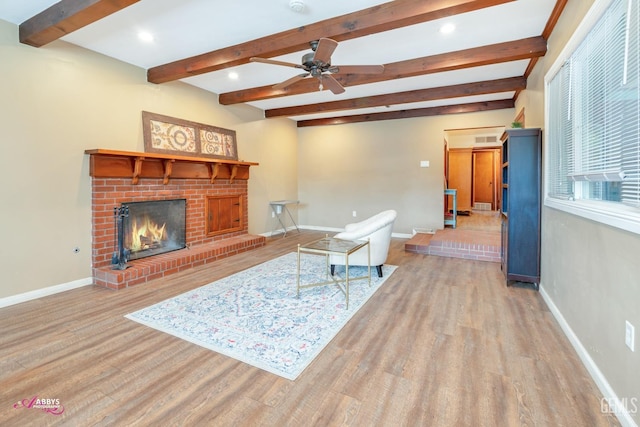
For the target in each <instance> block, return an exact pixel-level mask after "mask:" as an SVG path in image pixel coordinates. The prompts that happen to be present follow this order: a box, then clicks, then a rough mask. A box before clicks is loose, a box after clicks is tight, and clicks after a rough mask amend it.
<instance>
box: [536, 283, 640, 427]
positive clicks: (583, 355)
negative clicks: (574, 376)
mask: <svg viewBox="0 0 640 427" xmlns="http://www.w3.org/2000/svg"><path fill="white" fill-rule="evenodd" d="M539 292H540V295H542V299H544V302H545V303H546V304H547V307H549V310H550V311H551V314H553V317H555V319H556V320H557V322H558V323H559V324H560V328H562V331H563V332H564V334H565V335H566V337H567V338H568V339H569V342H570V343H571V345H572V346H573V348H574V349H575V350H576V352H577V353H578V357H580V360H581V361H582V364H583V365H584V366H585V367H586V368H587V371H588V372H589V375H591V378H593V380H594V381H595V383H596V385H597V386H598V389H600V392H601V393H602V395H603V396H604V398H605V399H606V400H607V405H608V407H610V408H611V410H613V412H614V414H615V415H616V417H617V418H618V420H619V421H620V424H622V425H623V426H625V427H638V425H637V424H636V423H635V421H633V418H631V414H630V413H629V412H628V411H627V408H625V406H624V405H623V403H622V401H620V399H619V398H618V395H616V393H615V391H613V388H612V387H611V385H610V384H609V382H608V381H607V378H606V377H605V376H604V374H603V373H602V371H601V370H600V369H599V368H598V365H596V363H595V361H594V360H593V359H592V358H591V356H589V353H588V352H587V349H586V348H584V346H583V345H582V343H581V342H580V339H579V338H578V336H577V335H576V334H575V333H574V332H573V329H571V326H569V324H568V323H567V321H566V320H565V318H564V316H563V315H562V313H561V312H560V310H559V309H558V307H556V305H555V304H554V303H553V300H552V299H551V297H550V296H549V294H548V293H547V292H546V290H545V289H544V286H543V284H540V289H539Z"/></svg>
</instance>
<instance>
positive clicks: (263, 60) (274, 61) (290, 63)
mask: <svg viewBox="0 0 640 427" xmlns="http://www.w3.org/2000/svg"><path fill="white" fill-rule="evenodd" d="M249 61H251V62H261V63H263V64H271V65H282V66H284V67H293V68H302V65H299V64H294V63H293V62H284V61H276V60H273V59H265V58H256V57H252V58H249Z"/></svg>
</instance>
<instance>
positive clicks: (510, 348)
mask: <svg viewBox="0 0 640 427" xmlns="http://www.w3.org/2000/svg"><path fill="white" fill-rule="evenodd" d="M322 235H323V234H322V233H318V232H310V231H302V232H301V233H299V234H298V233H296V232H293V233H289V234H288V235H287V237H286V238H282V237H274V238H270V239H268V243H267V246H266V247H264V248H260V249H257V250H254V251H251V252H249V253H245V254H240V255H236V256H234V257H231V258H227V259H225V260H221V261H218V262H215V263H212V264H209V265H207V266H204V267H201V268H197V269H194V270H191V271H187V272H183V273H180V274H177V275H174V276H172V277H170V278H167V279H161V280H157V281H154V282H150V283H148V284H145V285H140V286H139V287H134V288H130V289H124V290H120V291H112V290H107V289H102V288H97V287H92V286H87V287H83V288H80V289H76V290H73V291H68V292H64V293H61V294H57V295H53V296H49V297H45V298H41V299H38V300H34V301H30V302H27V303H23V304H19V305H15V306H11V307H6V308H3V309H0V321H1V322H2V332H1V339H0V425H2V426H31V425H33V426H41V425H71V426H93V425H101V426H102V425H105V426H150V425H153V426H165V425H170V426H174V425H179V426H182V425H184V426H200V425H206V426H338V425H349V426H367V427H369V426H518V425H523V426H524V425H526V426H533V425H537V426H609V425H619V424H618V422H617V420H616V419H615V418H614V417H613V416H611V415H607V414H603V413H601V410H600V398H601V396H600V393H599V392H598V390H597V388H596V386H595V384H594V382H593V381H592V380H591V378H590V377H589V375H588V373H587V371H586V369H585V368H584V367H583V365H582V364H581V363H580V361H579V359H578V357H577V355H576V354H575V352H574V350H573V349H572V347H571V346H570V344H569V342H568V340H567V339H566V338H565V336H564V335H563V334H562V332H561V330H560V328H559V326H558V324H557V323H556V321H555V320H554V318H553V317H552V315H551V313H550V312H549V311H548V309H547V307H546V306H545V304H544V302H543V300H542V298H541V296H540V295H539V294H538V293H537V292H536V291H533V290H530V289H520V288H507V287H506V286H505V285H504V280H503V276H502V273H501V271H500V266H499V264H497V263H490V262H480V261H467V260H461V259H455V258H441V257H435V256H427V255H420V254H414V253H408V252H405V251H404V243H405V240H404V239H394V240H393V242H392V248H391V252H390V255H389V259H388V263H389V264H395V265H398V266H399V268H398V269H397V270H396V271H395V272H394V273H393V275H392V276H391V277H390V278H389V279H388V280H387V282H386V283H385V284H384V285H383V287H382V288H381V289H379V290H378V292H377V293H376V294H375V295H374V296H373V297H372V298H371V299H370V300H369V301H368V302H367V304H366V305H365V306H364V307H363V308H362V309H361V310H360V311H359V312H358V313H357V314H356V315H355V316H354V317H353V318H352V320H351V321H350V322H349V323H348V324H347V325H346V326H345V327H344V328H343V329H342V331H341V332H340V333H339V334H338V335H337V336H336V337H335V338H334V339H333V341H332V342H331V343H330V344H329V345H328V346H327V347H326V348H325V349H324V350H323V352H322V353H321V354H320V355H319V356H318V357H317V358H316V360H315V361H314V362H313V363H312V364H311V365H310V366H309V367H308V368H307V369H306V370H305V371H304V372H303V373H302V374H301V375H300V377H298V379H297V380H296V381H289V380H286V379H283V378H280V377H278V376H276V375H273V374H270V373H267V372H264V371H261V370H259V369H257V368H254V367H251V366H249V365H246V364H244V363H242V362H239V361H236V360H233V359H230V358H228V357H225V356H222V355H219V354H217V353H215V352H212V351H210V350H206V349H204V348H201V347H198V346H196V345H194V344H191V343H188V342H186V341H183V340H181V339H178V338H175V337H173V336H170V335H167V334H164V333H162V332H158V331H156V330H153V329H150V328H148V327H145V326H142V325H140V324H138V323H135V322H133V321H130V320H127V319H125V318H124V317H123V316H124V315H125V314H127V313H129V312H132V311H135V310H137V309H140V308H143V307H146V306H148V305H151V304H153V303H155V302H158V301H161V300H164V299H166V298H169V297H172V296H174V295H177V294H180V293H182V292H185V291H187V290H189V289H192V288H195V287H197V286H201V285H204V284H207V283H209V282H211V281H213V280H216V279H218V278H221V277H224V276H227V275H229V274H232V273H234V272H237V271H239V270H243V269H245V268H248V267H250V266H253V265H255V264H258V263H261V262H263V261H266V260H268V259H271V258H274V257H276V256H279V255H281V254H285V253H288V252H292V251H295V248H296V244H297V243H298V242H305V241H309V240H312V239H314V238H316V237H321V236H322ZM33 396H39V397H41V398H52V399H54V398H55V399H60V403H61V404H62V405H64V408H65V410H64V414H62V415H51V414H47V413H44V412H42V411H39V410H34V409H25V408H19V409H14V408H13V405H14V403H16V402H17V401H19V400H22V399H25V398H30V397H33Z"/></svg>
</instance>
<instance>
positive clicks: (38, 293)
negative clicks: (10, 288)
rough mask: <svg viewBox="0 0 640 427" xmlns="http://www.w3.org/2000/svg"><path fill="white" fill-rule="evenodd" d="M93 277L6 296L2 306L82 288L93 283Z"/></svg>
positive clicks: (0, 299) (2, 299) (1, 300)
mask: <svg viewBox="0 0 640 427" xmlns="http://www.w3.org/2000/svg"><path fill="white" fill-rule="evenodd" d="M92 284H93V278H92V277H87V278H84V279H78V280H74V281H73V282H69V283H63V284H60V285H55V286H49V287H47V288H42V289H36V290H35V291H30V292H25V293H22V294H18V295H13V296H10V297H6V298H0V308H2V307H8V306H10V305H15V304H20V303H22V302H27V301H31V300H34V299H38V298H42V297H46V296H49V295H53V294H58V293H60V292H64V291H69V290H71V289H76V288H81V287H83V286H87V285H92Z"/></svg>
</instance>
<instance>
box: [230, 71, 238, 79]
mask: <svg viewBox="0 0 640 427" xmlns="http://www.w3.org/2000/svg"><path fill="white" fill-rule="evenodd" d="M228 76H229V78H230V79H231V80H238V77H239V76H238V73H236V72H235V71H231V72H229V74H228Z"/></svg>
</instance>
